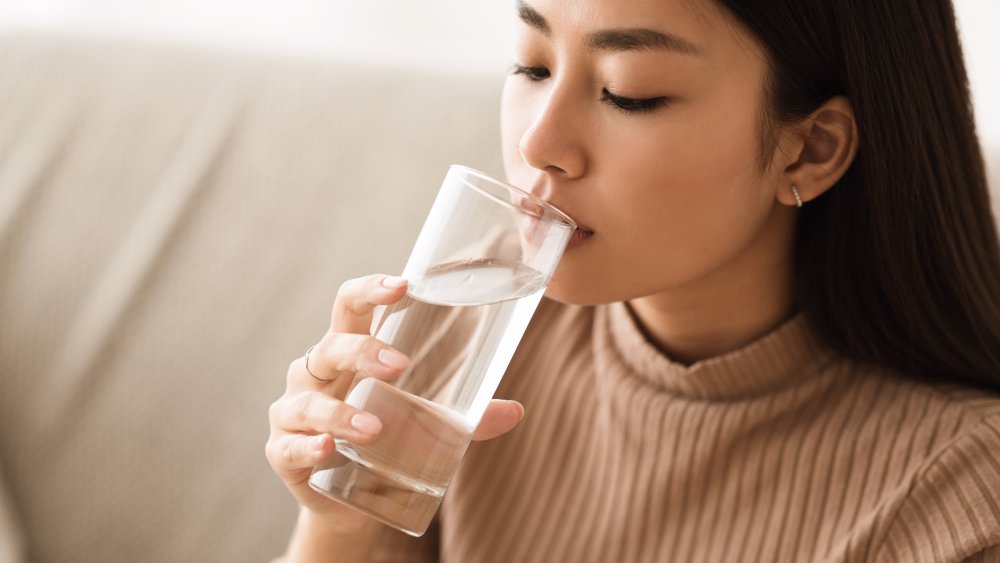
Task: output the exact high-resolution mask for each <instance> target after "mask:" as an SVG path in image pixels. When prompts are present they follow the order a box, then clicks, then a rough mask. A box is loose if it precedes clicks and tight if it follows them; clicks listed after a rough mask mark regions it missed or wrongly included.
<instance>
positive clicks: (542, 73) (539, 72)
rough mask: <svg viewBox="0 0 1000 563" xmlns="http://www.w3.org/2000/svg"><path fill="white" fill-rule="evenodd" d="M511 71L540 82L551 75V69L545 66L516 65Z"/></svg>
mask: <svg viewBox="0 0 1000 563" xmlns="http://www.w3.org/2000/svg"><path fill="white" fill-rule="evenodd" d="M510 73H511V74H517V75H521V76H524V77H525V78H527V79H528V80H530V81H532V82H540V81H542V80H545V79H546V78H548V77H549V76H550V74H549V69H547V68H545V67H543V66H523V65H514V68H512V69H511V71H510Z"/></svg>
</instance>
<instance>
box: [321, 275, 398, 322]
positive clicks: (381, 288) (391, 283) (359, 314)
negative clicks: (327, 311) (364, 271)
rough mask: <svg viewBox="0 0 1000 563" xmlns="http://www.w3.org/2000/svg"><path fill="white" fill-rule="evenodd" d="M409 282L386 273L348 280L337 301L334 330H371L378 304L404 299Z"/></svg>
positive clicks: (334, 304)
mask: <svg viewBox="0 0 1000 563" xmlns="http://www.w3.org/2000/svg"><path fill="white" fill-rule="evenodd" d="M406 285H407V284H406V280H404V279H403V278H397V277H393V276H386V275H382V274H376V275H373V276H366V277H363V278H355V279H352V280H347V281H346V282H344V284H343V285H341V286H340V290H339V291H338V292H337V298H336V299H335V300H334V302H333V313H332V314H331V319H330V330H331V332H354V333H359V334H368V332H369V331H370V330H371V324H372V311H374V310H375V307H377V306H378V305H389V304H391V303H395V302H396V301H399V300H400V299H402V298H403V295H405V294H406Z"/></svg>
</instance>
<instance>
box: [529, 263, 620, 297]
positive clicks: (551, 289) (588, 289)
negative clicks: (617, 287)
mask: <svg viewBox="0 0 1000 563" xmlns="http://www.w3.org/2000/svg"><path fill="white" fill-rule="evenodd" d="M545 297H547V298H549V299H551V300H553V301H558V302H559V303H563V304H566V305H583V306H590V305H603V304H605V303H613V302H615V301H621V298H618V297H616V296H615V295H612V294H611V293H610V292H608V291H607V288H605V287H602V284H601V283H599V282H598V283H595V280H594V278H593V277H591V276H569V275H565V272H563V275H560V272H559V270H556V273H555V275H553V276H552V279H551V280H549V285H548V286H547V287H546V288H545Z"/></svg>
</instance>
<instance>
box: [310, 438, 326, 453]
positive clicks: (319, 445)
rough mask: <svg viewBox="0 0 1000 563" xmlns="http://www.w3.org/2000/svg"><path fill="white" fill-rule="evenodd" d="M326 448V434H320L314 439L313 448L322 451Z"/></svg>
mask: <svg viewBox="0 0 1000 563" xmlns="http://www.w3.org/2000/svg"><path fill="white" fill-rule="evenodd" d="M324 446H326V434H320V435H319V436H316V437H315V438H313V440H312V447H313V449H314V450H320V451H321V450H323V448H324Z"/></svg>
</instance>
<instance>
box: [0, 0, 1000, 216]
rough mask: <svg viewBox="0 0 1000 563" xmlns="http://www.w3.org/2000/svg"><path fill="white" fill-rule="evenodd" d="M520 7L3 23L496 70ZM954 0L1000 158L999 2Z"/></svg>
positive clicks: (170, 9) (65, 8)
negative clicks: (457, 46) (514, 8)
mask: <svg viewBox="0 0 1000 563" xmlns="http://www.w3.org/2000/svg"><path fill="white" fill-rule="evenodd" d="M513 4H514V2H513V0H477V1H475V2H469V1H467V0H432V1H430V2H415V1H412V0H367V1H365V2H356V1H350V0H286V1H284V2H273V1H270V0H139V1H136V0H4V2H2V3H0V28H3V27H19V26H29V27H36V28H46V29H61V30H70V31H76V32H83V33H94V34H105V35H111V36H120V37H143V38H152V39H158V40H165V41H170V42H182V43H189V44H198V45H216V46H220V47H223V48H225V49H234V50H247V51H256V52H264V53H280V54H287V55H292V56H299V57H305V58H337V59H343V58H348V59H352V60H358V61H367V62H386V61H387V62H390V63H392V64H404V65H407V66H411V67H417V68H433V69H444V70H458V71H461V72H468V73H479V74H482V73H488V74H495V73H498V72H503V70H504V69H505V68H506V67H507V66H508V65H509V64H510V63H511V61H512V59H511V51H510V44H511V41H510V38H511V35H512V33H513V29H514V23H515V19H514V17H513V10H512V5H513ZM954 4H955V7H956V10H957V12H958V19H959V25H960V27H961V33H962V36H963V42H964V45H965V54H966V58H967V64H968V70H969V74H970V78H971V81H972V89H973V96H974V100H975V103H976V117H977V121H978V124H979V132H980V136H981V138H982V141H983V144H984V145H985V148H986V149H987V151H986V152H987V153H988V154H994V153H996V152H1000V103H996V100H1000V64H997V58H998V57H1000V33H997V29H996V26H997V24H998V22H1000V2H995V1H994V0H954ZM455 45H461V46H462V48H461V49H455ZM990 101H992V103H991V102H990ZM994 160H995V159H994ZM988 166H990V168H991V171H992V174H991V176H992V177H994V178H995V177H997V175H998V174H1000V163H996V162H990V163H989V164H988ZM996 207H997V206H996V205H995V206H994V208H996Z"/></svg>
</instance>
